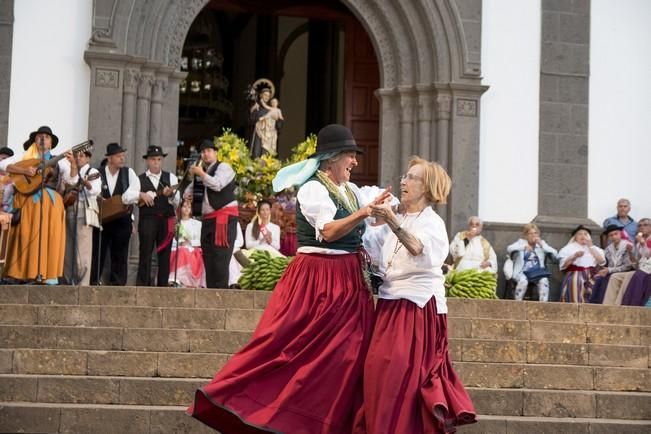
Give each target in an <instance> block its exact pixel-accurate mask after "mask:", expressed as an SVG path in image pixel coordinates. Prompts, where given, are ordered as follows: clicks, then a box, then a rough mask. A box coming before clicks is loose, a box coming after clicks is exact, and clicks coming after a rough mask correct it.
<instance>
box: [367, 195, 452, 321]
mask: <svg viewBox="0 0 651 434" xmlns="http://www.w3.org/2000/svg"><path fill="white" fill-rule="evenodd" d="M399 217H400V218H402V219H403V220H402V228H403V230H405V231H407V232H409V233H410V234H412V235H413V236H415V237H416V238H418V240H419V241H420V242H421V243H422V244H423V251H422V252H421V254H420V255H418V256H412V255H411V254H410V253H409V251H408V250H407V248H406V247H404V246H400V247H399V248H397V246H399V244H398V237H397V236H396V235H395V234H394V233H393V232H392V231H391V230H390V229H389V228H388V226H387V225H384V226H387V228H386V229H385V234H386V235H385V237H384V244H383V245H382V259H381V261H380V262H379V263H380V271H381V272H382V273H383V274H384V283H383V284H382V285H381V286H380V289H379V297H380V298H384V299H389V300H397V299H402V298H404V299H406V300H409V301H411V302H413V303H415V304H416V305H418V307H421V308H422V307H424V306H425V305H426V304H427V303H428V302H429V301H430V299H431V298H432V296H433V297H435V300H436V311H437V313H439V314H445V313H447V312H448V307H447V303H446V300H445V286H444V283H445V277H444V276H443V271H442V270H441V266H442V265H443V261H445V258H446V257H447V256H448V252H449V244H448V243H449V242H448V234H447V231H446V230H445V223H444V222H443V219H441V217H439V215H438V214H436V212H434V210H433V209H432V208H431V207H429V206H428V207H427V208H425V209H424V210H423V212H422V213H421V214H420V215H418V213H408V214H406V215H404V216H399ZM389 262H391V266H389Z"/></svg>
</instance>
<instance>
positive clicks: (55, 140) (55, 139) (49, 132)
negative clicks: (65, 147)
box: [23, 125, 59, 150]
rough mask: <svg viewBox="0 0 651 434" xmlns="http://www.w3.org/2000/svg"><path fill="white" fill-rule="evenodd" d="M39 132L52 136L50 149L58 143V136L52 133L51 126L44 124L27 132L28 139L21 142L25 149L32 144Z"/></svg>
mask: <svg viewBox="0 0 651 434" xmlns="http://www.w3.org/2000/svg"><path fill="white" fill-rule="evenodd" d="M39 134H47V135H48V136H50V137H52V147H51V148H50V149H54V148H56V146H57V145H58V144H59V138H58V137H57V136H56V135H54V133H53V132H52V128H50V127H48V126H45V125H44V126H42V127H40V128H39V129H38V130H36V131H32V132H31V133H29V140H27V141H26V142H25V143H23V148H24V149H25V150H27V149H28V148H29V147H30V146H31V145H32V143H34V139H35V138H36V136H37V135H39Z"/></svg>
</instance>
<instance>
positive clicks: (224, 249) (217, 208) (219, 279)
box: [184, 139, 239, 288]
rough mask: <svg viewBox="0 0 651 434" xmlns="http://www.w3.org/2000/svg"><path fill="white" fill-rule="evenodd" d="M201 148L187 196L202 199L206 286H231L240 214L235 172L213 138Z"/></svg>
mask: <svg viewBox="0 0 651 434" xmlns="http://www.w3.org/2000/svg"><path fill="white" fill-rule="evenodd" d="M199 152H200V153H201V164H195V165H193V166H191V167H190V174H191V175H193V176H194V177H195V178H194V181H193V182H192V183H191V184H190V185H189V186H188V189H187V190H186V193H185V194H184V196H185V198H188V199H189V198H193V200H198V201H200V202H201V216H202V221H201V250H202V254H203V263H204V267H205V269H206V287H207V288H228V268H229V267H228V266H229V263H230V260H231V256H232V254H233V246H234V244H235V238H236V236H237V234H236V231H237V228H238V225H237V221H238V215H239V211H238V207H237V200H236V199H235V172H234V171H233V168H232V167H231V166H230V165H228V163H225V162H223V161H219V160H217V148H216V147H215V143H214V142H213V141H212V140H208V139H206V140H204V141H203V142H202V143H201V146H200V148H199ZM204 167H205V168H204Z"/></svg>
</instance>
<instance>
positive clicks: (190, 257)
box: [168, 200, 206, 288]
mask: <svg viewBox="0 0 651 434" xmlns="http://www.w3.org/2000/svg"><path fill="white" fill-rule="evenodd" d="M174 238H175V239H174V240H173V241H172V253H171V255H170V277H169V279H168V280H169V282H170V283H171V284H175V285H178V286H187V287H191V288H196V287H199V288H205V287H206V270H205V269H204V265H203V256H202V253H201V222H200V221H199V220H195V219H193V218H192V202H191V201H189V200H184V201H183V205H181V221H180V222H179V223H178V225H177V228H176V236H175V237H174ZM177 239H178V246H177Z"/></svg>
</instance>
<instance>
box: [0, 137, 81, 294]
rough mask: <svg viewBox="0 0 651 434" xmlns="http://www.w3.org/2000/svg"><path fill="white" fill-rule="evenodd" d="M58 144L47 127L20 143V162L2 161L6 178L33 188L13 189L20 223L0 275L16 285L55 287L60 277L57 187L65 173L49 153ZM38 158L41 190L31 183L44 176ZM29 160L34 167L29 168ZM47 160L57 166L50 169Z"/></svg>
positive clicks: (61, 228)
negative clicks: (18, 179)
mask: <svg viewBox="0 0 651 434" xmlns="http://www.w3.org/2000/svg"><path fill="white" fill-rule="evenodd" d="M58 143H59V138H58V137H57V136H56V135H55V134H54V133H52V129H51V128H50V127H47V126H43V127H40V128H39V129H38V130H36V131H33V132H32V133H30V135H29V139H28V140H27V141H26V142H25V143H24V145H23V147H24V149H25V151H26V152H25V154H24V155H23V157H22V161H17V162H14V157H11V158H8V159H6V160H3V161H2V163H4V164H3V165H2V167H0V169H5V167H4V166H5V165H6V171H7V172H8V173H9V174H10V175H20V176H21V177H22V178H23V179H24V180H25V181H26V183H28V184H29V183H31V184H32V186H33V187H32V188H30V190H29V192H25V191H21V190H20V189H18V188H16V189H15V193H14V200H13V204H12V206H13V208H14V209H20V221H19V223H18V225H17V226H16V228H15V230H13V231H12V233H11V239H10V241H9V251H8V255H7V262H6V265H5V269H4V275H5V277H8V278H10V279H13V280H16V281H18V282H28V281H34V280H36V279H37V277H40V278H41V279H42V281H41V282H42V283H48V284H56V283H58V277H59V276H61V275H63V258H64V251H65V244H66V235H65V234H66V231H65V223H64V208H63V199H62V198H61V195H60V194H59V192H58V191H57V186H58V183H59V179H60V176H61V174H62V172H64V171H66V170H68V169H66V167H65V164H64V163H63V162H62V161H61V160H62V158H60V157H54V156H52V155H51V153H50V151H51V150H52V149H54V148H55V147H56V146H57V144H58ZM64 155H65V158H66V159H67V160H68V162H71V161H72V160H73V156H72V153H71V152H66V153H65V154H64ZM41 157H42V162H43V163H45V167H46V168H47V176H46V179H45V183H44V187H45V188H44V189H43V190H41V188H40V187H41V182H40V181H38V182H37V181H35V180H34V177H36V176H40V175H39V174H41V175H45V173H43V172H44V171H45V170H44V169H43V170H39V167H38V163H39V162H41ZM30 160H31V161H34V164H35V165H30V163H29V161H30ZM50 160H53V161H57V162H56V164H53V165H50V164H48V161H50ZM14 182H16V181H14ZM16 187H18V186H17V185H16ZM41 210H42V218H43V220H42V224H41ZM39 232H40V233H39ZM39 240H40V249H39ZM39 259H40V264H39Z"/></svg>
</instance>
